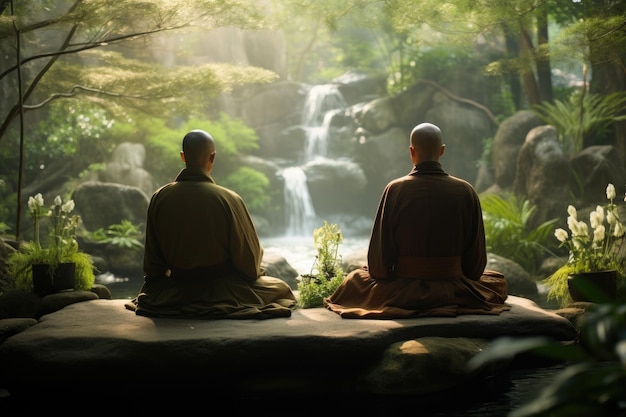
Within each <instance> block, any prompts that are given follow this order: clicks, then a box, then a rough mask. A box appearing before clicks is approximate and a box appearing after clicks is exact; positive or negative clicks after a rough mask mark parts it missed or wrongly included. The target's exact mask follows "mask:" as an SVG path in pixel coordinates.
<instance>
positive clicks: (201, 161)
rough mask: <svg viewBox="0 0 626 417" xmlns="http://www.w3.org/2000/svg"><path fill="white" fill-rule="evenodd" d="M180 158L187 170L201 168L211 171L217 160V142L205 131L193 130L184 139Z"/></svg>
mask: <svg viewBox="0 0 626 417" xmlns="http://www.w3.org/2000/svg"><path fill="white" fill-rule="evenodd" d="M180 156H181V158H182V160H183V162H185V164H186V165H187V168H192V167H201V168H204V169H206V170H208V171H210V168H211V167H212V166H213V160H214V158H215V140H213V137H212V136H211V135H209V134H208V133H207V132H205V131H204V130H199V129H196V130H192V131H191V132H189V133H187V134H186V135H185V137H184V138H183V150H182V151H181V152H180Z"/></svg>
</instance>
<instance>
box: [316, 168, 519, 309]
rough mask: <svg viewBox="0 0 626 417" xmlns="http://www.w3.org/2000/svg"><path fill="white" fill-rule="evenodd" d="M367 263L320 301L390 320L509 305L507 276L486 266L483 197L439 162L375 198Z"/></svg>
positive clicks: (394, 184) (331, 307)
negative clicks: (479, 196) (376, 208)
mask: <svg viewBox="0 0 626 417" xmlns="http://www.w3.org/2000/svg"><path fill="white" fill-rule="evenodd" d="M367 262H368V265H367V266H364V267H363V268H361V269H357V270H355V271H352V272H351V273H350V274H348V276H347V277H346V278H345V279H344V281H343V283H342V284H341V285H340V286H339V288H337V290H336V291H335V292H334V293H333V294H332V295H330V296H329V297H327V298H325V299H324V305H325V306H326V308H328V309H329V310H331V311H334V312H336V313H337V314H339V315H341V316H342V317H344V318H371V319H389V318H406V317H426V316H444V317H454V316H456V315H458V314H500V313H501V312H502V311H505V310H509V309H510V306H508V305H507V304H505V300H506V298H507V290H506V280H505V277H504V276H503V275H502V274H500V273H499V272H496V271H486V270H485V266H486V264H487V250H486V245H485V230H484V224H483V217H482V210H481V207H480V200H479V198H478V195H477V193H476V191H475V190H474V188H473V187H472V186H471V185H470V184H469V183H468V182H466V181H464V180H462V179H460V178H456V177H453V176H450V175H448V174H447V173H446V172H445V171H444V170H443V169H442V167H441V164H440V163H439V162H434V161H428V162H422V163H420V164H418V165H417V166H415V167H414V168H413V170H412V171H411V172H410V173H409V174H408V175H406V176H404V177H401V178H398V179H396V180H394V181H392V182H390V183H389V184H388V185H387V186H386V187H385V190H384V191H383V194H382V197H381V199H380V202H379V205H378V210H377V213H376V218H375V220H374V226H373V229H372V234H371V237H370V242H369V251H368V256H367Z"/></svg>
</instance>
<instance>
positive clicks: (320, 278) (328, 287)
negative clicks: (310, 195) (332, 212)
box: [298, 221, 344, 308]
mask: <svg viewBox="0 0 626 417" xmlns="http://www.w3.org/2000/svg"><path fill="white" fill-rule="evenodd" d="M313 241H314V243H315V248H316V249H317V256H316V257H315V264H314V265H313V269H315V270H317V273H315V274H314V273H313V271H311V274H307V275H303V276H302V277H301V280H300V282H299V283H298V291H299V293H298V304H299V305H300V306H301V307H303V308H312V307H320V306H322V305H323V300H324V298H325V297H328V296H329V295H331V294H332V293H333V292H334V291H335V290H336V289H337V287H339V285H340V284H341V283H342V282H343V278H344V275H343V270H342V268H341V265H340V257H339V255H338V250H339V245H340V244H341V242H342V241H343V235H342V233H341V230H340V229H339V226H337V225H336V224H330V223H328V222H327V221H324V225H323V226H322V227H320V228H318V229H315V230H314V231H313Z"/></svg>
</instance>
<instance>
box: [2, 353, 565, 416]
mask: <svg viewBox="0 0 626 417" xmlns="http://www.w3.org/2000/svg"><path fill="white" fill-rule="evenodd" d="M295 366H297V364H295ZM562 369H563V366H562V365H552V366H548V367H545V368H538V369H518V370H512V371H510V373H509V374H508V375H507V376H506V377H500V378H498V379H497V380H494V381H491V383H486V384H485V386H484V387H483V384H482V383H479V384H476V385H480V387H481V388H482V392H478V393H476V392H473V391H477V390H476V389H472V388H469V389H467V391H463V392H456V393H454V394H450V395H448V396H443V397H441V398H436V399H429V400H427V401H426V400H425V399H424V398H409V397H396V396H382V397H373V396H367V397H359V396H354V395H336V396H334V395H332V394H331V395H329V394H328V393H324V394H313V393H311V394H310V395H308V394H305V395H299V396H296V397H294V396H290V395H284V394H281V393H272V394H267V395H266V394H263V395H262V396H258V397H254V398H245V397H244V398H242V397H237V396H236V395H233V396H229V395H212V391H213V389H214V388H216V385H215V384H219V381H213V380H211V378H210V375H207V378H206V380H198V381H197V386H198V388H197V389H196V390H194V391H193V392H188V391H181V390H177V389H176V387H177V381H172V388H171V391H168V389H166V388H163V387H143V389H144V391H141V393H139V392H138V391H137V390H138V388H139V387H134V386H133V384H132V377H131V376H126V378H124V377H121V379H120V384H119V385H118V386H105V387H100V386H94V387H93V389H94V392H93V394H92V395H89V396H82V395H81V396H76V395H75V394H73V393H71V392H69V393H68V395H67V396H66V397H65V398H45V397H44V398H41V397H36V398H35V397H34V398H13V397H10V396H2V395H0V413H1V414H2V415H7V416H13V415H29V414H27V412H36V413H37V414H39V413H41V415H51V413H52V412H55V411H56V412H58V411H61V412H62V413H63V414H62V415H64V416H72V415H77V416H78V415H81V416H84V415H85V413H89V411H88V410H98V411H99V413H98V414H99V415H101V414H102V412H106V413H113V414H111V415H115V414H118V413H121V414H126V415H133V416H137V415H141V416H142V415H152V414H153V415H162V414H163V412H164V411H165V410H167V412H168V413H169V414H172V415H186V414H187V413H189V415H192V413H193V414H196V413H198V414H199V415H208V416H212V415H220V414H226V415H232V416H240V415H242V416H243V415H250V416H253V417H259V416H271V417H278V416H289V417H301V416H331V415H332V416H354V417H366V416H367V417H369V416H372V417H404V416H419V417H506V416H507V415H509V413H510V412H511V411H514V410H516V409H518V408H519V407H521V406H522V405H524V404H526V403H527V402H528V401H529V400H530V399H532V398H535V397H536V396H537V395H538V394H539V392H540V391H541V389H542V387H545V386H546V385H547V384H548V383H549V382H550V381H551V380H552V379H553V378H554V376H555V375H556V374H557V373H558V372H559V371H561V370H562ZM333 378H334V379H337V378H339V379H340V378H341V376H340V375H332V374H329V381H328V383H329V384H332V383H333V382H332V380H333ZM179 382H180V381H179ZM187 382H189V381H187ZM145 389H147V392H146V391H145ZM133 393H136V395H135V394H133ZM87 397H88V398H87ZM44 413H45V414H44Z"/></svg>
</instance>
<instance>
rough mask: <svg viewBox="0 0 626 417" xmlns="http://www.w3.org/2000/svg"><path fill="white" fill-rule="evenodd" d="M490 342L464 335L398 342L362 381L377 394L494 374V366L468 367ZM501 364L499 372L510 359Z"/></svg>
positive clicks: (434, 388) (431, 389) (427, 389)
mask: <svg viewBox="0 0 626 417" xmlns="http://www.w3.org/2000/svg"><path fill="white" fill-rule="evenodd" d="M488 346H489V341H488V340H485V339H472V338H464V337H455V338H449V337H422V338H418V339H412V340H406V341H402V342H396V343H394V344H392V345H391V346H389V347H388V348H387V349H386V350H385V352H384V353H383V357H382V359H381V360H380V361H379V362H378V363H377V364H376V365H375V366H374V367H373V368H372V369H371V370H370V371H369V372H368V373H367V374H366V375H365V376H364V377H363V378H362V380H361V381H360V383H361V384H362V386H363V388H364V389H366V390H367V391H368V392H372V393H376V394H386V395H389V394H392V395H425V394H437V393H440V392H442V391H447V390H450V389H452V388H455V387H459V386H462V385H466V384H469V383H470V382H471V381H476V380H477V379H479V378H481V377H485V376H491V375H492V374H493V373H494V369H493V368H491V367H488V369H477V370H474V371H469V370H468V369H466V364H467V362H468V361H469V360H470V359H471V358H472V357H473V356H475V355H476V354H478V353H480V352H481V351H482V350H484V349H486V348H487V347H488ZM497 365H498V366H499V368H500V369H499V372H503V370H506V369H508V366H507V365H508V363H506V364H502V363H499V364H497Z"/></svg>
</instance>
